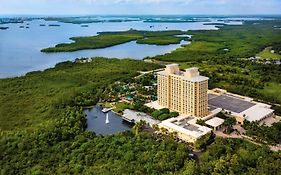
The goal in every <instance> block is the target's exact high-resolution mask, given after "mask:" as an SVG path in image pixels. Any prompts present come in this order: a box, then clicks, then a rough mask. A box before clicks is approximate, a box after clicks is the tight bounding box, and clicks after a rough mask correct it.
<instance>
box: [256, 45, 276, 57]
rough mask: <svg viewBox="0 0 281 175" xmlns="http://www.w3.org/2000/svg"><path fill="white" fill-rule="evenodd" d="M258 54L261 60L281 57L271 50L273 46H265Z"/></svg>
mask: <svg viewBox="0 0 281 175" xmlns="http://www.w3.org/2000/svg"><path fill="white" fill-rule="evenodd" d="M257 56H259V57H260V59H261V60H267V59H268V60H272V59H281V55H280V54H277V53H272V52H271V47H267V48H265V49H264V50H263V51H261V52H260V53H259V54H257Z"/></svg>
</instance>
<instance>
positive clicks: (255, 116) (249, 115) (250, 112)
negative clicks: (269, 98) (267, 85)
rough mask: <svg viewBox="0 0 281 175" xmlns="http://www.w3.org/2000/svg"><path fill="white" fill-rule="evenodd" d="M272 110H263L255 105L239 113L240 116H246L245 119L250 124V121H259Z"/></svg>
mask: <svg viewBox="0 0 281 175" xmlns="http://www.w3.org/2000/svg"><path fill="white" fill-rule="evenodd" d="M273 112H274V110H272V109H269V108H265V107H263V106H260V105H255V106H253V107H251V108H249V109H247V110H245V111H243V112H241V113H240V115H241V116H244V115H245V116H246V117H245V119H246V120H248V121H250V122H252V121H260V120H262V119H264V118H265V117H267V116H268V115H270V114H271V113H273Z"/></svg>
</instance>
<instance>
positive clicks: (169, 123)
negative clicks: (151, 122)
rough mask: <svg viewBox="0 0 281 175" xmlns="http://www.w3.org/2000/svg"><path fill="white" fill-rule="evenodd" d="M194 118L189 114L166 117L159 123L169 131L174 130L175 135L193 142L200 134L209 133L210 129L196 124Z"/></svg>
mask: <svg viewBox="0 0 281 175" xmlns="http://www.w3.org/2000/svg"><path fill="white" fill-rule="evenodd" d="M196 120H197V119H196V118H194V117H191V116H184V117H177V118H170V119H167V120H165V121H163V122H161V123H160V124H159V127H160V128H165V129H167V130H168V131H169V132H175V133H176V134H177V137H178V138H179V139H181V140H184V141H186V142H190V143H194V142H196V140H198V139H200V138H201V137H202V136H204V135H206V134H208V133H210V132H211V131H212V129H210V128H208V127H206V126H201V125H198V124H196Z"/></svg>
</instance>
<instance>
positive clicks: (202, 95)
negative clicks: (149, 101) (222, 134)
mask: <svg viewBox="0 0 281 175" xmlns="http://www.w3.org/2000/svg"><path fill="white" fill-rule="evenodd" d="M208 80H209V78H208V77H204V76H200V75H199V71H198V68H189V69H186V70H185V71H184V72H183V71H180V69H179V65H178V64H170V65H167V66H166V69H165V70H164V71H161V72H158V73H157V95H158V103H159V105H161V106H164V107H166V108H169V109H171V110H173V111H177V112H179V113H180V114H185V115H191V116H194V117H200V118H201V117H205V116H207V115H208V94H207V92H208Z"/></svg>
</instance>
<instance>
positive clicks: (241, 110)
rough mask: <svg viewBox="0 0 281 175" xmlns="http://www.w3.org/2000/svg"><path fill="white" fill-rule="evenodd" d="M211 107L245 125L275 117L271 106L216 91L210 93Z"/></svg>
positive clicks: (219, 90)
mask: <svg viewBox="0 0 281 175" xmlns="http://www.w3.org/2000/svg"><path fill="white" fill-rule="evenodd" d="M208 98H209V106H210V107H212V108H220V109H223V110H224V111H225V112H229V113H230V114H231V115H232V116H234V117H235V118H236V121H237V122H238V123H240V124H243V123H244V121H245V120H247V121H250V122H253V121H261V120H263V119H265V118H267V117H271V116H273V115H274V110H272V109H270V107H271V106H270V105H267V104H264V103H258V102H255V101H254V100H253V99H252V98H249V97H244V96H241V95H237V94H232V93H228V92H227V91H225V90H221V89H214V90H211V91H209V92H208Z"/></svg>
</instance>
